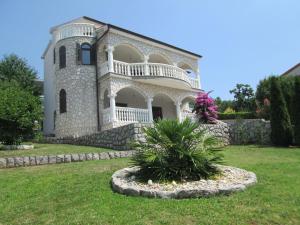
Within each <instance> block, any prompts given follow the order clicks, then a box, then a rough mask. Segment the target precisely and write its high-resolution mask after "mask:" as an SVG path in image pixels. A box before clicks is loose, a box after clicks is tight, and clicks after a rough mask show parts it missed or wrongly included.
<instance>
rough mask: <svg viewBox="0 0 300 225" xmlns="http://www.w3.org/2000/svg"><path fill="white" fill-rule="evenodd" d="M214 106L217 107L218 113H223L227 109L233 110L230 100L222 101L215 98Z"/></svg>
mask: <svg viewBox="0 0 300 225" xmlns="http://www.w3.org/2000/svg"><path fill="white" fill-rule="evenodd" d="M215 104H216V105H217V106H218V112H220V113H223V112H224V111H225V110H226V109H228V108H233V101H232V100H222V99H221V98H220V97H216V98H215Z"/></svg>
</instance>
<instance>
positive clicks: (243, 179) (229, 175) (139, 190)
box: [112, 165, 257, 199]
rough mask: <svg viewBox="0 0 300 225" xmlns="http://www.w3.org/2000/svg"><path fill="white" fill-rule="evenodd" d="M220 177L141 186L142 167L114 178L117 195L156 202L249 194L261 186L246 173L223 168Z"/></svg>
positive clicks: (113, 185) (114, 188)
mask: <svg viewBox="0 0 300 225" xmlns="http://www.w3.org/2000/svg"><path fill="white" fill-rule="evenodd" d="M218 168H219V169H220V171H221V175H220V177H217V178H216V179H214V180H204V179H201V180H199V181H192V182H183V183H178V184H177V183H176V182H172V183H152V182H151V181H150V182H148V183H141V182H139V181H138V180H137V179H136V176H135V175H134V174H136V173H137V171H138V170H139V167H131V168H124V169H121V170H118V171H117V172H115V173H114V174H113V176H112V188H113V190H114V191H116V192H118V193H121V194H125V195H131V196H145V197H152V198H176V199H182V198H198V197H207V196H213V195H218V194H230V193H233V192H237V191H242V190H245V189H246V187H248V186H250V185H253V184H255V183H256V182H257V179H256V175H255V174H254V173H253V172H249V171H246V170H243V169H239V168H235V167H230V166H220V165H218Z"/></svg>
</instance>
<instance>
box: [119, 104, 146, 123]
mask: <svg viewBox="0 0 300 225" xmlns="http://www.w3.org/2000/svg"><path fill="white" fill-rule="evenodd" d="M116 118H117V120H118V121H122V122H141V123H148V122H149V113H148V109H138V108H128V107H116Z"/></svg>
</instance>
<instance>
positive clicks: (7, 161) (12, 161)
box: [6, 158, 15, 168]
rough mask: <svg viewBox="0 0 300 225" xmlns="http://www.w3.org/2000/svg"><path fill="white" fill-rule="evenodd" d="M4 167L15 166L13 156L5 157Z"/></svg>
mask: <svg viewBox="0 0 300 225" xmlns="http://www.w3.org/2000/svg"><path fill="white" fill-rule="evenodd" d="M6 167H9V168H12V167H15V160H14V158H7V159H6Z"/></svg>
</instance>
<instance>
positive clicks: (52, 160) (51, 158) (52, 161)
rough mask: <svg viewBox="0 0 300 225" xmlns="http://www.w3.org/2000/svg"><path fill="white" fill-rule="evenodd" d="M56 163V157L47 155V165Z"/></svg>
mask: <svg viewBox="0 0 300 225" xmlns="http://www.w3.org/2000/svg"><path fill="white" fill-rule="evenodd" d="M55 163H56V155H49V164H55Z"/></svg>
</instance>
